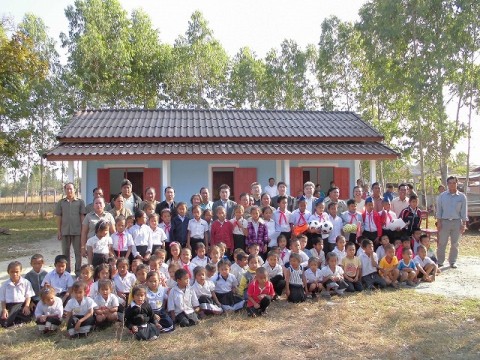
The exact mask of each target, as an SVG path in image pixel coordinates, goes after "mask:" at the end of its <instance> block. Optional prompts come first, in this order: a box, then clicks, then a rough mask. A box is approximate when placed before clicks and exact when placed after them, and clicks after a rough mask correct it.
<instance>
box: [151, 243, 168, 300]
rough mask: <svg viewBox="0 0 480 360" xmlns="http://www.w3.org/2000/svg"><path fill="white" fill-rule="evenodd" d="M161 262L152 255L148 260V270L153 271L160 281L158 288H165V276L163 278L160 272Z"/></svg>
mask: <svg viewBox="0 0 480 360" xmlns="http://www.w3.org/2000/svg"><path fill="white" fill-rule="evenodd" d="M157 250H163V249H157ZM161 262H162V259H161V258H159V257H158V256H157V255H155V254H154V255H152V256H151V257H150V260H148V267H149V268H150V271H155V272H156V273H157V274H158V280H159V281H160V286H163V287H166V286H167V276H165V275H164V273H163V271H162V264H161ZM167 275H168V268H167ZM152 308H153V307H152Z"/></svg>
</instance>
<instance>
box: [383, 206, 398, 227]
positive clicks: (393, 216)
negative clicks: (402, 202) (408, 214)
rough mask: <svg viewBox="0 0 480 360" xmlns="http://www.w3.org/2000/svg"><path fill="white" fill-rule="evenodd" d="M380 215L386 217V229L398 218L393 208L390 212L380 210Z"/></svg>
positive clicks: (384, 225)
mask: <svg viewBox="0 0 480 360" xmlns="http://www.w3.org/2000/svg"><path fill="white" fill-rule="evenodd" d="M380 216H381V217H382V219H385V224H383V228H384V229H387V228H388V225H389V224H391V223H392V222H394V221H395V220H397V214H395V213H394V212H393V211H392V210H390V211H388V212H387V211H386V210H382V211H381V212H380Z"/></svg>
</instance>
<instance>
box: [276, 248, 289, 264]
mask: <svg viewBox="0 0 480 360" xmlns="http://www.w3.org/2000/svg"><path fill="white" fill-rule="evenodd" d="M290 252H291V251H290V250H288V249H287V248H286V247H285V248H283V249H281V250H280V256H279V257H278V262H279V264H280V265H284V264H286V263H287V262H286V261H285V259H287V260H288V259H290Z"/></svg>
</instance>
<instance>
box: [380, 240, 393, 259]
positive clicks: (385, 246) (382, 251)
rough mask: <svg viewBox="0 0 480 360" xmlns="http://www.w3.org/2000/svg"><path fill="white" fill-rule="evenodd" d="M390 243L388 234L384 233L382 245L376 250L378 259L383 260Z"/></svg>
mask: <svg viewBox="0 0 480 360" xmlns="http://www.w3.org/2000/svg"><path fill="white" fill-rule="evenodd" d="M388 244H390V239H389V238H388V236H387V235H382V237H381V238H380V246H379V247H378V248H377V251H376V253H377V257H378V261H382V259H383V257H384V256H385V253H386V252H385V250H386V248H387V245H388ZM394 249H395V248H394Z"/></svg>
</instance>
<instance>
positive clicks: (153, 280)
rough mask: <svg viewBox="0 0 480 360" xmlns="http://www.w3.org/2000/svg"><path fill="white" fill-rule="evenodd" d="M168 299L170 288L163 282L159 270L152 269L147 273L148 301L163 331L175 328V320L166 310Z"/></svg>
mask: <svg viewBox="0 0 480 360" xmlns="http://www.w3.org/2000/svg"><path fill="white" fill-rule="evenodd" d="M167 299H168V288H167V287H165V286H163V285H162V284H161V282H160V277H159V275H158V272H156V271H150V272H149V273H148V274H147V301H148V303H149V304H150V307H151V308H152V311H153V313H154V314H155V315H154V316H155V317H156V319H157V321H158V322H159V324H160V332H163V333H167V332H171V331H173V329H174V326H173V321H172V319H171V318H170V316H169V315H168V314H167V312H166V311H165V305H166V301H167Z"/></svg>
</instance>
